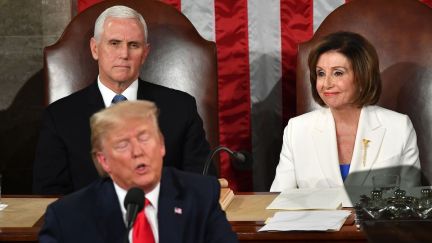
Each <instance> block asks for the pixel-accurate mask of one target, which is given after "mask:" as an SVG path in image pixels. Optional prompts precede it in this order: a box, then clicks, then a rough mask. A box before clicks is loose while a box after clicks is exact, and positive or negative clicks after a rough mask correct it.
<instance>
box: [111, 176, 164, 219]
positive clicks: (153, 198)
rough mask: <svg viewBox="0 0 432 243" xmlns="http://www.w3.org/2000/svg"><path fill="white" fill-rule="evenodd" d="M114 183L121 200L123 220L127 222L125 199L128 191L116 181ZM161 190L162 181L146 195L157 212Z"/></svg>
mask: <svg viewBox="0 0 432 243" xmlns="http://www.w3.org/2000/svg"><path fill="white" fill-rule="evenodd" d="M113 184H114V189H115V191H116V193H117V198H118V200H119V204H120V209H121V211H122V215H123V220H124V222H125V223H126V208H125V207H124V199H125V197H126V193H127V191H126V190H125V189H123V188H121V187H120V186H119V185H117V184H116V183H115V182H114V181H113ZM159 192H160V182H159V183H158V184H157V185H156V186H155V188H153V190H151V191H150V192H149V193H147V194H145V197H146V198H147V199H148V200H149V201H150V203H151V206H152V207H154V208H155V210H156V212H157V209H158V202H159Z"/></svg>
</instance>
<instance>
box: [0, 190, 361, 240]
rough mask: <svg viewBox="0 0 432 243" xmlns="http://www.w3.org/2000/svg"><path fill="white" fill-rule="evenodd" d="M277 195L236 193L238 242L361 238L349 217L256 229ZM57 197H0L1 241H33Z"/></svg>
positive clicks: (230, 212) (232, 212)
mask: <svg viewBox="0 0 432 243" xmlns="http://www.w3.org/2000/svg"><path fill="white" fill-rule="evenodd" d="M276 196H277V194H275V193H238V194H237V195H236V196H235V198H234V200H233V201H232V202H231V204H230V206H229V207H228V208H227V210H226V213H227V218H228V220H229V221H230V223H231V225H232V227H233V229H234V231H235V232H237V234H238V238H239V240H240V241H241V242H260V243H263V242H270V241H285V242H286V241H296V242H302V241H303V242H311V241H320V242H335V241H340V242H347V241H350V242H365V241H366V239H365V236H364V234H363V233H362V232H361V231H358V230H357V229H356V227H355V225H354V221H353V218H352V217H351V219H349V220H348V221H347V222H348V223H347V224H346V225H344V226H343V227H342V229H341V230H340V231H339V232H258V230H259V229H260V228H261V227H262V226H263V225H264V220H265V219H267V218H268V217H271V216H273V214H274V213H275V212H276V211H277V210H266V209H265V208H266V206H267V205H268V204H269V203H270V202H271V201H272V200H273V199H274V198H275V197H276ZM55 200H57V198H42V197H36V196H9V197H5V198H2V201H4V202H5V203H7V204H8V205H9V206H8V207H7V208H6V209H5V210H3V211H0V241H1V242H5V241H8V242H37V235H38V233H39V230H40V227H41V226H42V223H43V217H42V216H43V214H44V212H45V209H46V207H47V206H48V204H50V203H51V202H53V201H55Z"/></svg>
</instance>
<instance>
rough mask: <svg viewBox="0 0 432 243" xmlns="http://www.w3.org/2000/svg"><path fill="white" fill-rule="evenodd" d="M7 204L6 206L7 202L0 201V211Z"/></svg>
mask: <svg viewBox="0 0 432 243" xmlns="http://www.w3.org/2000/svg"><path fill="white" fill-rule="evenodd" d="M7 206H8V205H7V204H5V203H1V202H0V211H2V210H3V209H5V208H6V207H7Z"/></svg>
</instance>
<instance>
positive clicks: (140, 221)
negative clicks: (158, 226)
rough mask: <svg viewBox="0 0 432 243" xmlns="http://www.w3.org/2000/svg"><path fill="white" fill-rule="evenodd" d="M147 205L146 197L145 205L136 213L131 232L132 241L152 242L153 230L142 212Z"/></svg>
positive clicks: (140, 242) (148, 202)
mask: <svg viewBox="0 0 432 243" xmlns="http://www.w3.org/2000/svg"><path fill="white" fill-rule="evenodd" d="M147 205H150V201H149V200H148V199H147V198H146V200H145V206H144V208H143V210H141V212H139V213H138V215H137V218H136V221H135V224H134V226H133V232H132V242H133V243H154V242H155V241H154V237H153V231H152V229H151V226H150V223H149V221H148V220H147V217H146V215H145V213H144V211H145V208H146V207H147Z"/></svg>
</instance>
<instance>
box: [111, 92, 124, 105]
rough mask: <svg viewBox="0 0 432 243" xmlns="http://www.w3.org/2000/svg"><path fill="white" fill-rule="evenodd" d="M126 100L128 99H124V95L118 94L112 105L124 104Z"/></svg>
mask: <svg viewBox="0 0 432 243" xmlns="http://www.w3.org/2000/svg"><path fill="white" fill-rule="evenodd" d="M125 100H127V98H126V97H124V96H123V95H122V94H116V95H115V96H114V98H113V99H112V101H111V103H112V104H116V103H118V102H122V101H125Z"/></svg>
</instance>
